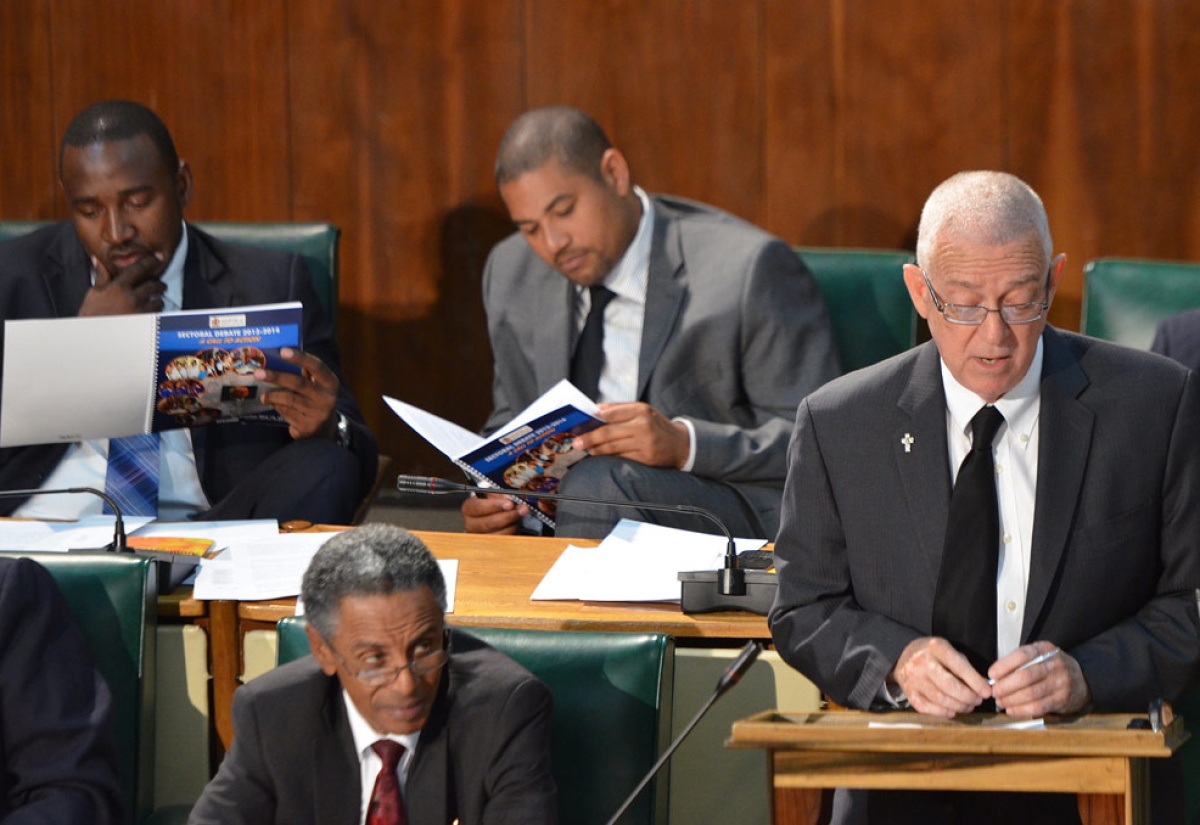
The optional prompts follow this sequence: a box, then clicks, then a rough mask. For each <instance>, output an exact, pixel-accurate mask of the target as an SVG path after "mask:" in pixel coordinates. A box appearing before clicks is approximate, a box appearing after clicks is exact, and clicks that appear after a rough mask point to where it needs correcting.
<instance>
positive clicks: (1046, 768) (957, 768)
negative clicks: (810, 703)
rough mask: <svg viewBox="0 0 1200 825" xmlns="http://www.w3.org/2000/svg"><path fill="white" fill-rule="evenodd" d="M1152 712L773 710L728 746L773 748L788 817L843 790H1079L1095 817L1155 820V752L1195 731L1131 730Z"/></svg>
mask: <svg viewBox="0 0 1200 825" xmlns="http://www.w3.org/2000/svg"><path fill="white" fill-rule="evenodd" d="M1136 718H1142V717H1135V716H1133V715H1129V714H1093V715H1088V716H1075V717H1057V718H1055V717H1048V718H1047V719H1046V720H1045V727H1044V728H1042V729H1027V728H1015V727H1012V720H1010V719H1008V717H1006V716H1003V715H988V714H971V715H966V716H961V717H958V718H956V719H953V720H946V719H938V718H934V717H929V716H922V715H920V714H909V713H904V714H874V713H863V712H861V711H831V712H822V713H783V712H779V711H765V712H763V713H760V714H756V715H755V716H751V717H749V718H748V719H744V720H741V721H739V722H735V723H734V725H733V731H732V735H731V737H730V739H729V740H728V742H727V743H726V744H727V746H728V747H734V748H761V749H764V750H767V751H768V752H769V768H770V774H771V782H772V787H773V792H774V793H773V795H774V815H773V821H774V822H776V823H786V825H792V824H793V823H806V824H807V823H819V822H821V821H822V817H823V816H825V815H826V814H827V811H828V804H827V800H826V799H824V796H825V795H826V794H828V792H829V790H830V789H832V788H837V787H847V788H871V789H890V790H934V791H938V790H946V791H1013V790H1023V791H1029V792H1043V793H1074V794H1078V795H1079V797H1080V802H1079V811H1080V816H1081V818H1082V819H1083V822H1084V823H1085V824H1086V823H1128V824H1129V825H1133V823H1148V822H1149V796H1148V793H1147V791H1148V782H1149V770H1148V766H1147V763H1146V760H1147V759H1152V758H1166V757H1169V756H1170V755H1171V753H1172V752H1173V751H1174V750H1175V749H1176V748H1177V747H1179V745H1181V744H1182V743H1183V742H1184V740H1185V739H1186V738H1187V734H1186V733H1185V732H1184V730H1183V723H1182V720H1180V719H1176V720H1175V721H1174V722H1172V723H1171V724H1170V725H1169V726H1168V727H1167V728H1165V729H1164V730H1162V731H1159V732H1154V731H1150V730H1131V729H1129V727H1128V726H1129V723H1130V722H1131V721H1132V720H1134V719H1136Z"/></svg>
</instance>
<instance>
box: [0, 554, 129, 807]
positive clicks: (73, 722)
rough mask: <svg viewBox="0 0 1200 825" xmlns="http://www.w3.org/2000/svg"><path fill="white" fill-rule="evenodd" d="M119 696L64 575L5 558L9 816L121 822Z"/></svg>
mask: <svg viewBox="0 0 1200 825" xmlns="http://www.w3.org/2000/svg"><path fill="white" fill-rule="evenodd" d="M112 726H113V721H112V696H111V694H110V693H109V690H108V684H107V683H106V682H105V681H104V677H103V676H101V675H100V673H99V671H98V670H96V667H95V665H94V664H93V663H92V657H91V654H90V653H89V652H88V648H87V644H86V642H85V641H84V639H83V636H82V635H81V634H80V632H79V628H78V627H76V626H75V623H74V621H73V620H72V618H71V608H70V606H69V605H68V604H67V600H66V599H65V598H63V594H62V591H61V590H59V589H58V585H57V584H56V583H55V581H54V578H53V577H52V576H51V575H50V574H49V573H48V572H47V571H46V569H45V568H44V567H42V566H41V565H40V564H38V563H37V562H34V561H31V560H30V559H17V558H4V559H0V821H3V822H12V823H18V822H53V823H56V825H116V823H118V822H121V821H122V819H121V807H122V806H121V786H120V778H119V775H118V767H117V751H116V745H115V744H114V743H113V727H112Z"/></svg>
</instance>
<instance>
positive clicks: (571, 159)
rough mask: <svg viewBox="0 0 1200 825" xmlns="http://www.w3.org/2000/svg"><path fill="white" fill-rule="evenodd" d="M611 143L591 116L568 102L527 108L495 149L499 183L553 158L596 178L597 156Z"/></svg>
mask: <svg viewBox="0 0 1200 825" xmlns="http://www.w3.org/2000/svg"><path fill="white" fill-rule="evenodd" d="M611 148H612V143H611V142H610V141H609V139H608V136H607V135H606V134H604V130H603V129H601V128H600V124H598V123H596V121H595V120H593V119H592V118H591V116H589V115H587V114H586V113H584V112H581V111H580V110H579V109H573V108H571V107H570V106H543V107H542V108H540V109H530V110H529V111H528V112H526V113H525V114H523V115H521V116H520V117H518V118H517V119H516V120H515V121H513V124H512V126H509V127H508V131H507V132H505V133H504V138H503V139H502V140H501V141H500V149H499V151H498V152H497V153H496V170H495V171H496V185H497V186H503V185H504V184H506V183H509V182H510V181H514V180H516V179H517V178H519V177H520V176H521V175H523V174H525V173H526V172H532V171H533V170H534V169H538V168H540V167H541V166H542V165H543V164H544V163H546V161H548V160H550V159H551V158H555V159H557V160H558V161H559V163H561V164H562V165H563V166H564V167H566V168H567V169H570V170H571V171H573V172H578V173H580V174H583V175H587V176H588V177H590V178H593V179H595V180H600V160H601V158H603V157H604V153H605V152H607V151H608V150H609V149H611Z"/></svg>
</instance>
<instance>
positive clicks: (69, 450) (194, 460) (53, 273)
mask: <svg viewBox="0 0 1200 825" xmlns="http://www.w3.org/2000/svg"><path fill="white" fill-rule="evenodd" d="M59 177H60V181H61V184H62V190H63V194H64V196H65V197H66V200H67V204H68V206H69V207H70V210H71V220H70V221H66V222H63V223H59V224H55V225H53V226H49V227H46V228H44V229H40V230H38V231H36V232H33V233H31V234H29V235H26V236H24V237H21V238H16V239H14V240H11V241H8V242H6V243H3V244H0V319H3V320H5V321H8V320H17V319H25V318H65V317H72V316H89V315H122V314H130V313H138V312H162V311H164V310H181V309H221V308H226V307H237V306H248V305H254V304H272V303H282V302H287V301H299V302H300V303H301V304H303V306H304V317H303V334H304V347H303V349H304V351H303V352H300V351H292V350H290V349H285V350H283V357H284V358H285V359H286V360H289V361H291V362H292V363H294V364H295V365H297V366H298V367H299V368H300V373H299V374H291V373H278V372H275V371H273V370H259V371H258V372H257V373H256V378H258V379H260V380H265V381H269V382H271V383H274V384H277V385H279V388H278V389H277V390H275V391H272V392H270V393H267V394H265V395H264V396H263V400H264V401H266V402H267V403H269V404H271V405H272V406H273V407H274V408H275V409H276V410H277V411H278V412H279V413H280V415H282V417H283V418H284V419H285V422H286V424H285V426H274V425H271V424H247V423H237V424H220V425H210V426H207V427H195V428H193V429H180V430H170V431H167V432H164V433H162V434H160V436H158V437H157V439H153V438H152V439H151V443H152V445H153V446H152V447H151V452H150V453H144V454H141V455H145V456H147V457H146V458H145V459H144V460H145V461H146V463H147V464H152V465H153V466H155V468H156V469H157V473H156V474H155V475H156V476H157V479H158V484H157V487H156V488H153V485H152V488H153V495H154V497H155V500H151V501H148V502H147V503H146V509H144V510H142V511H140V512H132V513H130V512H127V513H125V515H144V516H157V517H158V518H160V519H164V520H180V519H184V518H192V517H198V518H201V519H241V518H274V519H278V520H280V521H286V520H289V519H306V520H309V521H314V522H318V521H319V522H328V523H333V524H348V523H349V522H350V521H351V519H352V517H353V515H354V512H355V510H356V508H357V507H358V505H359V503H360V502H361V501H362V500H363V498H364V497H365V496H366V494H367V492H368V491H369V490H370V489H371V485H372V484H373V482H374V478H375V466H376V460H377V449H376V445H375V438H374V436H373V435H372V434H371V432H370V431H369V430H368V429H367V427H366V425H365V423H364V422H363V420H362V414H361V413H360V412H359V409H358V404H357V403H356V402H355V400H354V397H353V396H352V395H351V393H350V391H349V390H348V389H347V388H346V387H345V385H344V384H343V383H342V380H341V378H340V376H339V374H338V357H337V347H336V344H335V343H334V339H333V328H332V326H331V324H330V322H329V320H328V318H327V316H326V313H325V311H324V310H323V309H322V307H321V303H320V299H319V298H318V297H317V293H316V291H315V289H314V288H313V285H312V280H311V276H310V275H309V272H308V267H307V266H306V265H305V263H304V260H303V259H302V258H300V257H299V256H297V255H292V254H289V253H285V252H277V251H271V250H262V249H253V248H251V247H244V246H236V245H232V244H226V243H222V242H220V241H218V240H216V239H215V238H213V237H212V236H211V235H209V234H207V233H205V232H203V231H201V230H199V229H197V228H196V227H194V226H189V225H187V224H185V223H184V220H183V208H184V206H185V205H186V204H187V202H188V200H189V199H190V197H191V193H192V172H191V169H190V168H189V167H188V164H187V163H186V162H185V161H182V160H180V159H179V157H178V155H177V154H176V151H175V143H174V141H173V140H172V138H171V135H170V133H169V132H168V131H167V127H166V125H164V124H163V122H162V120H160V119H159V117H158V116H157V115H156V114H155V113H154V112H152V111H151V110H149V109H148V108H146V107H145V106H142V105H141V104H138V103H133V102H130V101H122V100H113V101H105V102H101V103H96V104H93V105H92V106H89V107H88V108H87V109H85V110H84V111H82V112H81V113H79V114H78V115H77V116H76V117H75V118H74V119H73V120H72V121H71V123H70V124H69V125H68V127H67V130H66V133H65V135H64V137H63V141H62V146H61V148H60V152H59ZM81 355H83V356H88V355H90V353H82V354H81ZM118 441H119V440H117V439H111V440H109V439H105V440H98V441H81V442H76V443H73V444H66V443H59V444H45V445H36V446H28V447H13V448H7V449H0V490H17V489H43V490H49V489H59V488H66V487H92V488H96V489H106V480H109V482H110V485H109V486H108V487H107V489H108V490H109V491H110V493H111V492H112V490H113V487H112V486H111V484H112V482H111V477H110V475H109V469H110V468H109V465H110V459H111V458H112V457H113V456H114V454H115V453H116V452H117V451H116V450H113V449H111V448H112V447H113V446H114V444H115V443H116V442H118ZM100 506H101V505H100V500H99V499H98V498H96V497H92V496H87V495H79V496H63V495H59V496H50V495H45V496H33V497H32V498H29V499H26V500H25V501H24V502H21V501H18V500H15V499H5V500H0V515H16V516H22V517H27V518H58V519H67V518H78V517H80V516H84V515H91V514H94V513H99V512H100ZM14 508H15V509H14Z"/></svg>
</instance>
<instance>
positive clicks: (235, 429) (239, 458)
mask: <svg viewBox="0 0 1200 825" xmlns="http://www.w3.org/2000/svg"><path fill="white" fill-rule="evenodd" d="M187 232H188V252H187V259H186V260H185V261H184V266H183V308H184V309H213V308H224V307H235V306H248V305H253V304H271V303H282V302H285V301H299V302H301V303H302V304H303V305H304V333H303V335H304V349H305V351H306V352H310V353H312V354H313V355H316V356H317V357H318V358H320V359H321V360H322V361H323V362H325V364H326V365H327V366H328V367H329V368H330V369H331V370H333V371H334V373H336V374H337V375H338V380H339V381H341V382H342V383H341V388H340V390H339V394H338V403H337V408H338V411H339V412H341V413H343V414H344V415H345V416H346V418H347V420H348V422H349V423H350V426H351V430H352V435H351V438H352V449H353V450H354V453H355V455H356V457H357V458H358V463H359V471H360V472H359V486H360V492H359V495H358V499H359V500H361V499H362V498H363V497H364V496H365V495H366V494H367V492H368V491H369V490H370V489H371V485H372V484H373V483H374V478H375V467H376V461H377V455H378V450H377V447H376V443H375V437H374V436H373V435H372V434H371V431H370V430H369V429H367V427H366V425H365V423H364V422H363V418H362V413H361V412H360V411H359V408H358V404H357V402H356V401H355V400H354V396H353V395H352V394H351V392H350V390H349V388H347V387H346V385H345V382H344V379H342V376H341V370H340V368H339V366H338V355H337V345H336V343H335V341H334V338H333V328H332V326H331V325H330V323H329V320H328V319H327V318H326V316H325V312H324V310H323V309H322V307H321V303H320V299H319V298H318V297H317V294H316V291H315V290H314V288H313V285H312V280H311V277H310V275H309V273H308V267H307V266H306V265H305V263H304V260H303V259H302V258H300V257H299V256H297V255H292V254H289V253H286V252H278V251H273V250H265V249H256V248H253V247H247V246H238V245H233V244H226V243H222V242H221V241H218V240H216V239H215V238H213V237H212V236H211V235H209V234H207V233H206V232H203V231H202V230H199V229H197V228H195V227H194V226H190V225H189V226H188V227H187ZM90 286H91V263H90V261H89V260H88V257H87V253H86V252H85V251H84V248H83V246H82V245H81V244H80V242H79V239H78V236H77V235H76V234H75V229H74V227H73V226H72V225H71V223H70V222H69V221H67V222H63V223H59V224H55V225H53V226H49V227H45V228H43V229H39V230H37V231H35V232H33V233H30V234H29V235H26V236H23V237H20V238H16V239H14V240H11V241H7V242H5V243H2V244H0V318H3V319H4V320H17V319H24V318H69V317H74V316H76V315H78V314H79V308H80V307H81V306H82V305H83V299H84V297H85V295H86V294H87V291H88V289H89V288H90ZM2 342H3V331H2V328H0V364H2V363H3V362H2V355H3V343H2ZM291 440H292V439H291V437H290V436H289V435H288V431H287V427H280V426H272V425H264V424H235V425H234V424H231V425H219V426H210V427H196V428H194V429H193V430H192V444H193V448H194V451H195V455H196V469H197V472H198V474H199V476H200V483H201V485H202V486H203V488H204V493H205V495H206V496H208V500H209V502H210V504H214V505H215V504H216V503H217V502H218V501H220V500H221V499H223V498H225V496H226V495H227V494H228V493H229V492H230V491H231V490H232V489H233V487H234V485H236V484H237V483H238V482H239V481H240V480H242V479H243V478H244V477H245V476H246V474H247V473H249V472H250V471H251V470H253V469H254V468H255V467H256V466H258V465H259V464H260V463H261V462H262V461H263V460H265V459H266V458H267V457H268V456H270V455H271V454H272V453H274V452H275V451H276V450H278V449H280V448H281V447H283V446H285V445H286V444H289V443H291ZM67 446H68V445H66V444H48V445H35V446H29V447H15V448H6V449H0V490H14V489H35V488H38V487H40V486H41V485H42V483H43V482H44V481H45V479H46V478H47V476H49V475H50V473H51V472H53V471H54V468H55V467H57V466H58V463H59V461H60V460H61V459H62V457H63V454H64V453H65V452H66V449H67ZM313 472H320V470H319V468H314V469H313ZM287 483H288V479H286V478H281V479H279V484H280V485H286V484H287ZM20 503H21V502H20V501H18V500H15V499H8V500H0V515H8V514H9V513H11V512H12V511H13V510H14V509H16V507H18V506H19V505H20Z"/></svg>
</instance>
